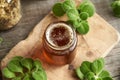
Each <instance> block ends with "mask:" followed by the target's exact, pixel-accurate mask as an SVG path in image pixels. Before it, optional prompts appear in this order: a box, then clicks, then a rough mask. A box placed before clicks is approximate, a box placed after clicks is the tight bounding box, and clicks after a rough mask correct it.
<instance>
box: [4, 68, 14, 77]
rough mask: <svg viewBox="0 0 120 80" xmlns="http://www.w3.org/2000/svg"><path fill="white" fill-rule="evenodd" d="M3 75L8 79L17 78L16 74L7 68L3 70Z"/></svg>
mask: <svg viewBox="0 0 120 80" xmlns="http://www.w3.org/2000/svg"><path fill="white" fill-rule="evenodd" d="M2 74H3V76H5V77H6V78H14V77H15V74H14V73H13V72H11V71H10V70H9V69H8V68H7V67H6V68H4V69H3V70H2Z"/></svg>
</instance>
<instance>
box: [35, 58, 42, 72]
mask: <svg viewBox="0 0 120 80" xmlns="http://www.w3.org/2000/svg"><path fill="white" fill-rule="evenodd" d="M34 66H35V68H36V70H38V69H39V70H42V69H43V68H42V65H41V62H40V61H39V60H34Z"/></svg>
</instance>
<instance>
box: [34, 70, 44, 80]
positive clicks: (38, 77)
mask: <svg viewBox="0 0 120 80" xmlns="http://www.w3.org/2000/svg"><path fill="white" fill-rule="evenodd" d="M45 75H46V74H45V73H44V72H43V71H34V72H32V77H33V78H34V80H46V77H45Z"/></svg>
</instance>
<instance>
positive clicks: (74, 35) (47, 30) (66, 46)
mask: <svg viewBox="0 0 120 80" xmlns="http://www.w3.org/2000/svg"><path fill="white" fill-rule="evenodd" d="M58 25H59V26H60V25H61V26H63V27H65V28H67V30H68V31H69V32H70V33H69V35H70V36H71V37H70V38H71V39H70V41H69V42H68V43H67V44H66V45H64V46H58V45H56V44H54V43H53V42H52V40H50V33H51V30H52V29H53V28H56V27H58ZM44 35H45V42H46V43H47V45H49V47H51V48H52V49H55V50H65V49H68V48H70V47H71V46H72V45H73V44H74V43H75V39H76V32H75V30H74V29H73V28H72V27H71V26H70V25H68V24H67V23H65V22H55V23H51V24H49V25H48V27H47V29H46V31H45V34H44Z"/></svg>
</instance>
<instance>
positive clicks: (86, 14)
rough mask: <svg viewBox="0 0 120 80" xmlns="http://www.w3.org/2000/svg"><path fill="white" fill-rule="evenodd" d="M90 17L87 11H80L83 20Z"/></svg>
mask: <svg viewBox="0 0 120 80" xmlns="http://www.w3.org/2000/svg"><path fill="white" fill-rule="evenodd" d="M88 17H89V14H88V13H87V12H81V13H80V18H81V19H82V20H87V19H88Z"/></svg>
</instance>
